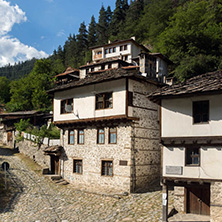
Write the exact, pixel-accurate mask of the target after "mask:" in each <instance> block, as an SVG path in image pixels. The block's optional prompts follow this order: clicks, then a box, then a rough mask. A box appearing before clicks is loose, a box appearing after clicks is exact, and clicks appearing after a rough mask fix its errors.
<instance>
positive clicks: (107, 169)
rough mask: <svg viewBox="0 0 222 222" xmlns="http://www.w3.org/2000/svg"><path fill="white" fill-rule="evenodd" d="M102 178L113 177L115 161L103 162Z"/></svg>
mask: <svg viewBox="0 0 222 222" xmlns="http://www.w3.org/2000/svg"><path fill="white" fill-rule="evenodd" d="M101 175H102V176H113V161H106V160H102V172H101Z"/></svg>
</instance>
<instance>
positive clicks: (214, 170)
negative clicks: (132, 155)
mask: <svg viewBox="0 0 222 222" xmlns="http://www.w3.org/2000/svg"><path fill="white" fill-rule="evenodd" d="M221 79H222V71H216V72H211V73H206V74H203V75H200V76H197V77H194V78H191V79H189V80H187V81H186V82H185V83H183V84H175V85H173V86H171V87H164V88H162V89H161V90H158V91H156V92H154V93H152V94H151V95H150V96H149V98H150V99H151V100H152V101H155V102H157V103H158V104H160V105H161V143H162V154H163V156H162V160H163V161H162V183H163V197H164V200H163V209H164V215H163V218H164V219H165V220H164V221H167V203H168V191H167V190H168V188H169V186H173V187H174V193H175V194H174V201H175V202H174V206H175V207H176V210H177V211H179V212H185V213H187V214H199V215H208V216H209V217H208V219H209V221H212V222H215V221H217V222H219V221H221V220H222V198H221V197H222V165H221V160H222V102H221V101H222V81H221Z"/></svg>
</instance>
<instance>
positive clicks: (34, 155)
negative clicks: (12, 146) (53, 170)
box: [16, 139, 50, 168]
mask: <svg viewBox="0 0 222 222" xmlns="http://www.w3.org/2000/svg"><path fill="white" fill-rule="evenodd" d="M16 146H17V147H18V148H19V152H20V153H22V154H25V155H26V156H28V157H30V158H31V159H33V160H34V161H35V162H36V163H38V164H39V165H40V166H42V167H43V168H50V156H48V155H44V152H43V150H44V149H45V148H46V147H47V145H42V146H41V147H40V148H39V147H38V145H37V144H36V143H34V142H32V141H30V140H25V139H24V140H23V141H20V142H19V143H16Z"/></svg>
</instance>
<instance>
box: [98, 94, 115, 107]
mask: <svg viewBox="0 0 222 222" xmlns="http://www.w3.org/2000/svg"><path fill="white" fill-rule="evenodd" d="M112 107H113V95H112V93H100V94H97V95H96V109H107V108H112Z"/></svg>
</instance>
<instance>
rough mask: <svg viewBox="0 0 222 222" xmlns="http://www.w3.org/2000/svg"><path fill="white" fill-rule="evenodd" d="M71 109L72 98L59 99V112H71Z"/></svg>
mask: <svg viewBox="0 0 222 222" xmlns="http://www.w3.org/2000/svg"><path fill="white" fill-rule="evenodd" d="M72 111H73V99H64V100H61V114H64V113H72Z"/></svg>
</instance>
